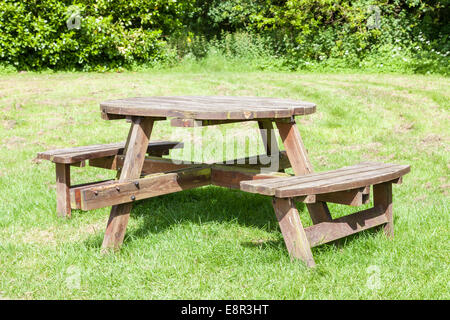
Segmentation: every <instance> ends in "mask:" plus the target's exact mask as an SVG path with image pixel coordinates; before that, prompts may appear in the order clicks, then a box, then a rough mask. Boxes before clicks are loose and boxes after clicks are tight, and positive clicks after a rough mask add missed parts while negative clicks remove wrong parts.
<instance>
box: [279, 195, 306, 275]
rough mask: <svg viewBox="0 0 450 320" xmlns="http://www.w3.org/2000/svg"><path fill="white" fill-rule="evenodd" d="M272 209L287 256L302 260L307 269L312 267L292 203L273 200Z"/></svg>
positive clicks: (303, 232) (304, 236) (288, 200)
mask: <svg viewBox="0 0 450 320" xmlns="http://www.w3.org/2000/svg"><path fill="white" fill-rule="evenodd" d="M273 208H274V209H275V214H276V216H277V220H278V223H279V224H280V229H281V233H282V234H283V238H284V242H285V243H286V247H287V249H288V252H289V255H290V256H291V257H292V258H298V259H302V260H303V261H304V262H305V263H306V265H307V266H308V267H314V266H315V262H314V258H313V256H312V252H311V247H310V245H309V241H308V238H307V237H306V233H305V229H303V225H302V222H301V221H300V216H299V214H298V211H297V208H296V207H295V203H294V201H293V200H292V199H290V198H283V199H281V198H273Z"/></svg>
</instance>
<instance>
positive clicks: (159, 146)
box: [37, 140, 183, 164]
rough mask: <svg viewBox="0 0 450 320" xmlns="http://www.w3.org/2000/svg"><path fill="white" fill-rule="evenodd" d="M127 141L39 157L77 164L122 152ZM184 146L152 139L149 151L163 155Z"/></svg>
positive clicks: (67, 150)
mask: <svg viewBox="0 0 450 320" xmlns="http://www.w3.org/2000/svg"><path fill="white" fill-rule="evenodd" d="M124 147H125V142H117V143H110V144H96V145H90V146H82V147H75V148H66V149H56V150H49V151H45V152H40V153H38V154H37V158H38V159H45V160H50V161H53V162H55V163H67V164H76V163H77V162H80V161H84V160H89V159H95V158H102V157H107V156H113V155H117V154H122V153H123V150H124ZM178 148H183V144H182V143H180V142H175V141H160V140H155V141H150V142H149V143H148V146H147V153H149V154H156V155H161V154H164V153H166V151H168V150H170V149H178Z"/></svg>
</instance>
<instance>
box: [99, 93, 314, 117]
mask: <svg viewBox="0 0 450 320" xmlns="http://www.w3.org/2000/svg"><path fill="white" fill-rule="evenodd" d="M315 108H316V106H315V104H313V103H310V102H304V101H299V100H291V99H277V98H263V97H230V96H209V97H204V96H175V97H174V96H173V97H135V98H126V99H119V100H109V101H105V102H102V103H101V104H100V109H101V111H102V115H104V116H103V118H104V119H107V118H114V115H116V117H117V115H122V116H127V115H131V116H145V117H175V118H180V119H196V120H252V119H268V118H273V119H276V118H289V117H292V116H296V115H305V114H310V113H313V112H315Z"/></svg>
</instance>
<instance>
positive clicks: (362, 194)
mask: <svg viewBox="0 0 450 320" xmlns="http://www.w3.org/2000/svg"><path fill="white" fill-rule="evenodd" d="M369 192H370V186H367V187H363V188H356V189H350V190H344V191H337V192H331V193H323V194H318V195H317V196H316V200H317V201H322V202H332V203H338V204H345V205H348V206H353V207H357V206H360V205H363V204H367V203H368V202H369V199H370V198H369Z"/></svg>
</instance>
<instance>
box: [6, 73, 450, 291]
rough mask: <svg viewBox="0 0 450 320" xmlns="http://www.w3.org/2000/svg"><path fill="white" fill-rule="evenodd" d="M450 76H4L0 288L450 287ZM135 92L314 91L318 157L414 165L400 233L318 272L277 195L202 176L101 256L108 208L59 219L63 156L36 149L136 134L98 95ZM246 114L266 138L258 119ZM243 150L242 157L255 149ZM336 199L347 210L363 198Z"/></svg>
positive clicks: (321, 260)
mask: <svg viewBox="0 0 450 320" xmlns="http://www.w3.org/2000/svg"><path fill="white" fill-rule="evenodd" d="M219 69H220V68H219ZM449 87H450V80H449V79H448V78H445V77H438V76H412V75H388V74H384V75H369V74H366V75H362V74H314V73H308V74H299V73H277V72H245V73H243V72H237V71H233V70H231V71H226V70H217V71H214V70H213V71H211V70H205V69H202V68H199V69H198V70H195V69H192V70H183V69H178V70H177V69H175V70H172V71H164V70H161V71H152V72H127V73H105V74H96V73H89V74H88V73H56V74H37V73H23V74H8V75H2V76H0V141H1V142H2V143H1V145H0V148H1V152H0V194H1V201H0V297H2V298H13V299H15V298H19V299H39V298H44V299H79V298H81V299H85V298H91V299H98V298H106V299H110V298H113V299H170V298H172V299H177V298H187V299H191V298H192V299H208V298H211V299H251V298H253V299H259V298H265V299H383V298H386V299H449V298H450V294H449V234H450V233H449V171H450V161H449V140H450V129H449V128H450V123H449V122H450V114H449V107H450V105H449V96H450V90H449ZM138 95H139V96H143V95H148V96H150V95H247V96H248V95H256V96H273V97H282V98H283V97H286V98H298V99H304V100H307V101H312V102H315V103H316V104H317V105H318V108H317V112H316V113H315V114H313V115H309V116H305V117H299V118H298V123H299V129H300V132H301V134H302V137H303V139H304V143H305V145H306V146H307V148H308V151H309V155H310V158H311V161H312V164H313V165H314V168H315V170H317V171H321V170H327V169H334V168H338V167H341V166H345V165H350V164H354V163H357V162H359V161H367V160H377V161H388V162H395V163H400V164H410V165H411V173H410V174H408V175H407V176H405V177H404V183H403V184H402V185H399V186H394V188H393V189H394V190H393V192H394V221H395V239H394V240H388V239H386V237H385V236H384V234H383V232H379V231H367V232H362V233H360V234H358V235H356V236H353V237H350V238H347V239H346V240H345V241H344V244H343V245H342V246H336V245H332V244H331V245H323V246H320V247H316V248H313V254H314V257H315V259H316V262H317V267H316V268H315V269H308V268H306V267H305V266H304V265H303V264H302V263H300V262H291V261H290V260H289V257H288V254H287V251H286V249H285V246H284V243H283V239H282V236H281V233H280V231H279V228H278V225H277V222H276V219H275V216H274V213H273V210H272V207H271V201H270V198H268V197H263V196H259V195H254V194H247V193H243V192H240V191H236V190H227V189H222V188H219V187H204V188H200V189H196V190H189V191H184V192H180V193H177V194H171V195H166V196H161V197H158V198H153V199H149V200H146V201H140V202H139V203H138V204H137V205H136V206H135V207H134V209H133V211H132V214H131V219H130V223H129V225H128V229H127V235H126V238H125V242H124V246H123V248H122V250H121V251H120V252H119V253H116V254H108V255H101V254H100V246H101V241H102V238H103V232H104V228H105V226H106V221H107V217H108V214H109V208H103V209H98V210H94V211H90V212H81V211H75V212H74V213H73V219H70V220H65V219H60V218H57V217H56V213H55V206H56V201H55V183H54V166H53V165H52V164H51V163H49V162H48V161H35V160H33V159H34V157H35V155H36V153H37V152H40V151H43V150H47V149H51V148H55V147H69V146H77V145H88V144H94V143H110V142H115V141H121V140H124V139H125V138H126V135H127V130H128V124H127V123H125V121H104V120H101V119H100V112H99V103H100V102H101V101H103V100H106V99H114V98H121V97H127V96H138ZM244 126H245V129H246V130H248V131H249V132H253V134H252V136H251V141H253V142H254V143H257V144H259V146H261V145H260V141H259V136H258V135H259V134H258V132H257V129H256V128H257V126H256V124H252V123H248V124H246V125H244ZM238 128H239V130H238ZM242 128H243V126H242V124H237V125H226V126H224V127H223V128H221V129H217V130H219V131H217V130H216V131H211V132H212V138H210V139H207V140H206V144H205V146H204V148H205V150H207V152H206V153H205V154H204V155H203V158H204V159H205V160H209V159H212V158H214V157H215V155H217V154H218V152H220V148H218V146H217V144H216V143H215V139H214V134H218V133H223V132H224V130H228V131H227V134H236V135H237V134H238V133H239V132H241V131H240V130H242ZM208 132H209V131H205V129H204V128H203V129H179V128H178V129H173V128H171V127H170V126H169V125H168V123H167V122H160V123H158V124H157V125H156V128H155V129H154V135H153V136H152V137H153V138H155V139H173V138H179V139H182V140H184V142H185V145H186V146H185V148H186V149H188V148H190V147H191V146H192V145H193V143H195V142H197V140H196V135H198V134H200V133H203V134H209V133H208ZM198 149H199V148H196V150H198ZM176 153H177V152H174V155H175V156H177V154H176ZM238 155H239V156H244V155H245V148H244V147H241V148H240V149H239V150H238ZM178 156H180V152H178ZM194 157H199V156H198V155H197V154H196V155H195V156H194ZM72 172H73V177H74V178H73V183H82V182H87V181H93V180H98V179H104V178H110V177H113V176H114V173H112V172H108V171H102V170H100V169H95V168H90V167H86V168H74V169H73V170H72ZM330 208H331V209H332V212H333V215H334V216H340V215H343V214H348V213H350V212H352V210H354V209H351V208H346V207H344V206H339V205H330ZM300 209H302V210H301V218H302V220H303V221H304V222H305V225H310V224H311V221H310V219H309V217H308V214H307V212H306V210H305V209H304V208H303V207H301V206H300ZM78 275H79V276H78ZM77 279H79V286H78V285H76V284H77V283H78V282H77V281H78V280H77ZM74 283H75V285H74ZM373 283H375V285H371V284H373Z"/></svg>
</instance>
